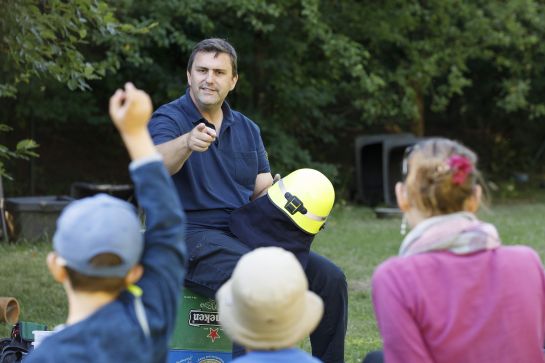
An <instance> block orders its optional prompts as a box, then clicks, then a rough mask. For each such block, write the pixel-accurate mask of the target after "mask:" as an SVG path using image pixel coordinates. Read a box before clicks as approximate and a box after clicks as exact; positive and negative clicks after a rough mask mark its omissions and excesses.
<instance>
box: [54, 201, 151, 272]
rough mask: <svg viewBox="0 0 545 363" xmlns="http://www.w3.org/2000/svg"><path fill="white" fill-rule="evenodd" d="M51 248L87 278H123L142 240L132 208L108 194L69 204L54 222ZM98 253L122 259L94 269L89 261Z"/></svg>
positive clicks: (136, 217) (137, 252)
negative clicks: (55, 222) (55, 224)
mask: <svg viewBox="0 0 545 363" xmlns="http://www.w3.org/2000/svg"><path fill="white" fill-rule="evenodd" d="M53 248H54V249H55V251H56V252H57V254H58V255H59V256H60V257H61V258H62V259H64V260H65V263H66V265H67V266H68V267H70V268H71V269H73V270H75V271H77V272H79V273H81V274H83V275H87V276H96V277H124V276H126V274H127V273H128V272H129V270H130V269H131V267H133V266H134V265H136V264H137V263H138V262H139V260H140V256H141V255H142V250H143V249H144V239H143V238H142V233H141V231H140V220H139V219H138V216H137V214H136V210H135V208H134V206H133V205H131V204H130V203H127V202H125V201H123V200H121V199H119V198H114V197H112V196H110V195H107V194H97V195H95V196H93V197H89V198H84V199H80V200H77V201H74V202H72V203H70V204H69V205H68V206H67V207H66V208H65V209H64V210H63V212H62V214H61V216H60V217H59V219H58V220H57V230H56V231H55V235H54V236H53ZM101 253H112V254H115V255H117V256H119V257H120V258H121V264H119V265H116V266H107V267H97V266H92V265H91V264H90V261H91V259H92V258H93V257H95V256H96V255H98V254H101Z"/></svg>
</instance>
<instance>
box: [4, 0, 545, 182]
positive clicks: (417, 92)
mask: <svg viewBox="0 0 545 363" xmlns="http://www.w3.org/2000/svg"><path fill="white" fill-rule="evenodd" d="M40 4H41V5H40ZM40 6H41V8H40ZM0 12H2V14H6V15H5V16H3V17H2V20H1V23H0V32H1V33H2V34H3V38H2V40H0V44H1V48H0V52H1V53H0V55H1V57H0V69H2V73H1V74H0V94H1V95H4V96H7V95H14V94H18V97H19V98H18V100H17V102H16V101H13V100H12V101H10V100H7V99H6V98H4V99H0V108H2V109H3V111H2V112H3V114H4V115H3V116H2V117H1V119H0V121H2V120H4V123H7V124H9V125H10V126H12V127H14V128H16V129H21V128H29V126H28V125H29V124H30V120H32V122H47V123H62V122H73V120H85V121H86V122H89V123H93V124H95V123H102V122H105V121H106V118H107V116H106V113H105V112H104V109H105V106H104V105H105V104H106V100H107V97H108V95H109V94H111V92H112V91H113V89H115V88H116V87H118V86H119V84H122V83H123V82H124V81H126V80H128V79H131V80H133V81H134V82H136V84H137V86H140V87H143V88H145V89H146V90H148V91H149V92H150V94H151V95H152V98H153V101H154V104H155V105H160V104H163V103H166V102H169V101H171V100H173V99H175V98H177V97H179V96H180V95H181V94H182V93H183V89H184V85H185V83H186V80H185V78H186V76H185V67H186V62H187V58H188V56H189V53H190V51H191V48H192V47H193V45H194V44H195V43H196V42H198V41H199V40H201V39H203V38H207V37H212V36H218V37H222V38H227V39H228V40H229V41H231V42H232V43H233V44H234V45H235V47H236V49H237V51H238V53H239V74H240V78H239V82H238V84H237V88H236V89H235V91H234V92H233V93H232V94H231V95H230V98H229V102H230V103H231V105H232V106H233V107H234V108H236V109H238V110H240V111H242V112H244V113H245V114H247V115H249V116H250V117H251V118H252V119H254V120H255V121H256V122H257V123H258V124H259V125H260V126H261V128H262V131H263V134H264V137H265V143H266V145H267V146H268V151H269V157H270V160H271V162H272V163H273V169H275V170H281V171H289V170H293V169H295V168H298V167H303V166H311V165H314V166H316V167H319V168H321V169H327V170H329V172H330V173H331V175H332V177H336V176H339V178H340V180H347V179H348V175H349V173H350V168H351V167H352V166H351V163H352V162H353V161H352V160H353V158H352V154H353V151H352V150H351V148H352V145H353V140H354V138H355V137H356V136H358V135H361V134H369V133H374V132H380V133H384V132H406V131H414V132H416V133H421V134H423V135H429V134H434V135H437V134H440V135H443V136H447V137H453V138H458V139H461V140H462V141H465V142H466V143H468V144H469V145H470V146H472V147H474V148H475V149H477V151H478V152H479V154H481V155H482V160H483V163H484V165H490V169H491V171H492V172H494V173H502V171H505V170H507V169H508V168H512V167H514V165H521V164H524V166H525V167H526V168H529V167H532V165H530V164H531V163H528V162H525V160H531V159H532V157H533V154H535V152H536V150H537V149H538V146H539V144H540V143H541V141H542V140H541V139H543V138H545V132H543V128H542V127H541V128H540V127H539V126H540V123H541V122H543V117H544V116H545V102H544V101H543V97H542V94H543V93H544V92H545V64H544V63H543V62H542V59H543V58H544V56H545V45H543V44H542V42H541V41H540V39H543V38H544V37H545V4H543V3H542V2H539V1H536V0H509V1H507V2H501V3H499V2H489V1H482V0H478V1H469V0H464V1H457V0H430V1H425V2H411V1H400V0H386V1H382V2H369V1H367V2H362V1H357V0H346V1H335V2H332V1H324V0H281V1H274V2H273V1H266V0H260V1H252V0H231V1H228V0H214V1H207V0H191V1H190V0H157V1H154V2H153V6H151V5H150V4H149V2H147V1H143V0H121V1H115V2H114V1H106V0H103V1H98V0H95V1H91V0H78V1H73V2H62V1H60V0H57V1H42V2H30V1H20V2H15V1H5V2H2V3H0ZM121 65H123V67H121ZM105 75H108V76H107V77H106V76H105ZM90 87H92V88H93V91H94V93H93V94H92V95H91V94H90V93H88V92H86V91H88V90H89V88H90ZM73 89H74V90H76V91H71V90H73ZM20 101H24V102H20ZM30 104H32V105H33V107H32V108H29V107H28V105H30ZM61 110H62V112H61ZM523 129H526V130H532V133H531V135H528V134H529V133H528V132H527V133H526V134H524V133H523V132H521V131H520V130H523ZM533 131H535V132H533ZM529 139H531V140H529ZM497 140H501V142H498V141H497ZM38 141H39V140H38ZM498 145H499V146H498ZM496 146H498V151H494V150H493V149H494V148H495V147H496ZM500 148H501V150H499V149H500ZM534 164H535V163H534ZM326 165H327V166H326ZM339 184H343V185H344V184H345V183H344V182H339V181H337V185H339Z"/></svg>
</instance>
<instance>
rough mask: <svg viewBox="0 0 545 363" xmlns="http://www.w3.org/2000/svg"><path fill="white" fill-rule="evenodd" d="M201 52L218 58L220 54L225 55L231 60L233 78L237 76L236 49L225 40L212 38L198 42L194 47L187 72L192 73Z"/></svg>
mask: <svg viewBox="0 0 545 363" xmlns="http://www.w3.org/2000/svg"><path fill="white" fill-rule="evenodd" d="M199 52H204V53H215V54H214V57H217V56H218V53H225V54H227V55H228V56H229V57H230V58H231V68H232V69H233V76H237V74H238V72H237V52H236V51H235V48H233V46H232V45H231V44H230V43H229V42H228V41H227V40H225V39H220V38H210V39H205V40H202V41H200V42H198V43H197V44H196V45H195V46H194V47H193V51H192V52H191V55H190V56H189V61H188V62H187V71H188V72H191V67H192V66H193V61H194V60H195V55H196V54H197V53H199Z"/></svg>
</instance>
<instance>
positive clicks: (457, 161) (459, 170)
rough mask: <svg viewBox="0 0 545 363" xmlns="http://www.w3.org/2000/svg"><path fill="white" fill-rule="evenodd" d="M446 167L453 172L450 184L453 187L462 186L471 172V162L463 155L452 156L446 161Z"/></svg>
mask: <svg viewBox="0 0 545 363" xmlns="http://www.w3.org/2000/svg"><path fill="white" fill-rule="evenodd" d="M448 166H449V167H450V168H451V170H452V171H453V174H452V183H453V184H455V185H462V184H463V183H464V182H465V181H466V179H467V176H468V175H469V174H471V172H472V171H473V165H472V164H471V161H470V160H469V159H468V158H467V157H465V156H463V155H452V156H451V157H450V158H449V159H448Z"/></svg>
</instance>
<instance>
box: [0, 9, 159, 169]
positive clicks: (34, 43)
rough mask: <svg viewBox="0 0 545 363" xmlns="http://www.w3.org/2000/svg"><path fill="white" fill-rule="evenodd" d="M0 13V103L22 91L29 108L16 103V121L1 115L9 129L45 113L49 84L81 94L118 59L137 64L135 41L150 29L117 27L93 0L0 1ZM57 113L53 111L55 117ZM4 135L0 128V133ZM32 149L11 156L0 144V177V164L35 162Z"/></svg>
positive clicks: (23, 146)
mask: <svg viewBox="0 0 545 363" xmlns="http://www.w3.org/2000/svg"><path fill="white" fill-rule="evenodd" d="M0 13H1V14H2V17H1V18H0V34H2V37H1V38H0V70H1V72H0V98H6V97H7V98H12V99H16V98H17V96H18V90H26V94H25V93H23V95H22V99H24V100H25V101H27V102H29V104H33V105H34V106H35V107H34V108H31V107H29V104H24V105H21V104H20V103H17V104H18V105H20V106H19V107H18V108H16V110H15V111H16V112H17V111H21V110H23V112H21V113H20V115H19V117H17V116H16V117H13V116H14V115H10V114H9V112H3V114H2V118H1V119H0V122H4V123H7V122H8V120H9V121H10V122H11V126H14V125H15V124H16V123H25V121H26V119H27V118H28V117H36V114H37V113H36V111H37V110H39V109H40V108H42V107H43V108H45V109H46V110H47V111H49V112H51V110H52V109H51V104H49V103H48V99H47V98H44V93H45V90H46V87H45V85H48V84H50V83H51V81H53V82H55V83H60V84H62V85H64V86H66V87H67V88H68V89H69V90H76V89H78V90H84V91H87V90H90V89H91V88H90V85H89V82H90V81H93V80H98V79H100V78H103V77H104V76H105V75H106V74H107V72H113V71H116V70H117V69H119V67H120V64H121V61H122V60H123V61H127V62H130V63H133V64H143V63H144V62H145V59H144V58H142V57H141V56H140V54H139V52H138V48H137V47H136V46H135V45H136V44H137V40H136V39H137V38H138V36H139V35H142V34H145V33H147V32H148V31H149V30H150V28H152V26H153V24H151V23H142V22H140V21H137V20H136V19H133V21H132V22H131V23H122V22H119V21H118V20H117V19H116V18H115V16H114V14H113V11H112V8H111V7H110V5H108V3H106V2H105V1H95V0H78V1H70V2H65V1H60V0H52V1H28V0H25V1H10V0H8V1H2V2H0ZM34 87H37V90H38V92H36V88H34ZM36 93H38V95H37V96H36ZM29 95H30V96H31V97H28V96H29ZM64 101H66V99H64ZM5 102H9V101H7V100H5ZM61 109H62V107H58V108H56V109H53V111H54V112H55V114H56V115H55V118H57V115H58V114H59V110H61ZM47 111H46V112H45V114H47ZM26 112H30V114H26V115H25V113H26ZM40 114H41V115H42V117H43V115H44V114H42V113H40ZM2 126H4V125H2ZM7 130H8V127H7V126H6V127H3V128H2V129H1V130H0V132H6V131H7ZM37 146H38V144H37V143H35V142H34V141H32V140H26V139H25V140H22V141H20V142H19V143H18V144H17V145H16V148H15V150H13V151H11V150H10V149H9V148H7V147H6V146H4V145H0V175H2V176H6V177H8V178H9V174H8V173H7V172H6V170H5V168H4V162H3V161H2V160H7V159H11V158H20V159H28V158H29V157H35V156H37V154H36V153H35V152H34V151H33V150H34V149H35V148H36V147H37Z"/></svg>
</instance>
